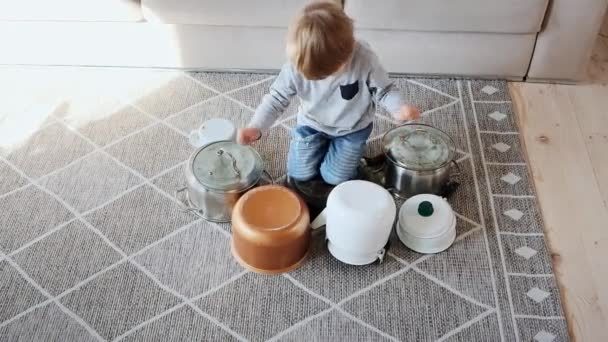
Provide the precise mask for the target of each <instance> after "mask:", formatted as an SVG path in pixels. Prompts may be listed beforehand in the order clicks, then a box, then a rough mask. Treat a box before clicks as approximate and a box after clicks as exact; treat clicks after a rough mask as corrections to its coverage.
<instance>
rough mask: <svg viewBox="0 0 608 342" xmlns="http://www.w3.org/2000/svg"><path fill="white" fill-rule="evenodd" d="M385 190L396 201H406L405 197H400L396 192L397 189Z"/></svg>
mask: <svg viewBox="0 0 608 342" xmlns="http://www.w3.org/2000/svg"><path fill="white" fill-rule="evenodd" d="M386 190H387V191H388V192H389V193H390V194H391V195H393V197H394V198H395V199H396V200H403V201H405V200H406V199H407V198H406V197H404V196H403V195H401V194H400V193H399V191H397V189H395V188H387V189H386Z"/></svg>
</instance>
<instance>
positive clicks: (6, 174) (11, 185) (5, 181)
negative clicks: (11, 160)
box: [0, 160, 28, 196]
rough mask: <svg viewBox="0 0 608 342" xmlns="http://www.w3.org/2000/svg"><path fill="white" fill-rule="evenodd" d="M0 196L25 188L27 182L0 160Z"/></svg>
mask: <svg viewBox="0 0 608 342" xmlns="http://www.w3.org/2000/svg"><path fill="white" fill-rule="evenodd" d="M0 175H2V177H0V196H2V195H4V194H6V193H8V192H11V191H13V190H15V189H19V188H21V187H23V186H25V185H26V184H27V183H28V181H27V179H25V178H24V177H22V176H21V175H20V174H19V173H18V172H16V171H15V170H13V168H11V167H10V166H9V165H8V164H7V163H5V162H3V161H2V160H0Z"/></svg>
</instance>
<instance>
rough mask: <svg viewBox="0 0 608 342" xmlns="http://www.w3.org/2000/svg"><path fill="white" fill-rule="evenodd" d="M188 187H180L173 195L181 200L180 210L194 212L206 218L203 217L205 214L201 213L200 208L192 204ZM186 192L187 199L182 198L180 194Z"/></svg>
mask: <svg viewBox="0 0 608 342" xmlns="http://www.w3.org/2000/svg"><path fill="white" fill-rule="evenodd" d="M187 189H188V188H187V187H183V188H180V189H177V190H175V191H174V192H173V196H174V197H175V199H176V200H177V201H178V202H179V203H178V206H179V210H180V211H182V212H184V213H193V214H194V215H196V216H198V217H200V218H202V219H205V218H204V217H203V215H201V213H200V212H199V211H200V209H199V208H196V207H194V206H193V205H192V201H190V196H189V195H188V192H187V191H186V190H187ZM182 192H185V193H186V195H185V196H186V198H185V199H181V198H180V196H179V194H180V193H182Z"/></svg>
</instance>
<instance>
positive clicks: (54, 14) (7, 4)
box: [0, 0, 143, 22]
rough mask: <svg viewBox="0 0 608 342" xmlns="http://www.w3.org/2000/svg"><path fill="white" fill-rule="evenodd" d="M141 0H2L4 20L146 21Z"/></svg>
mask: <svg viewBox="0 0 608 342" xmlns="http://www.w3.org/2000/svg"><path fill="white" fill-rule="evenodd" d="M142 20H143V16H142V14H141V7H140V4H139V0H52V1H41V0H6V1H3V0H0V21H119V22H137V21H142Z"/></svg>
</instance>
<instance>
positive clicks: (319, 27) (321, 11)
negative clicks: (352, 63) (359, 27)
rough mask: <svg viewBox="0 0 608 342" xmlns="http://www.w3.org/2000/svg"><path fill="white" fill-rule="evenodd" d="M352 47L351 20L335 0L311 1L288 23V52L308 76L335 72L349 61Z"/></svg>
mask: <svg viewBox="0 0 608 342" xmlns="http://www.w3.org/2000/svg"><path fill="white" fill-rule="evenodd" d="M354 48H355V37H354V34H353V22H352V20H351V19H350V18H349V17H348V16H347V15H346V14H345V13H344V11H343V10H342V8H341V7H340V6H339V5H337V4H336V3H334V2H329V1H319V2H314V3H311V4H310V5H308V6H306V7H305V8H304V9H303V10H302V12H301V13H300V15H298V17H296V19H295V20H294V21H293V22H292V24H291V25H290V27H289V36H288V38H287V55H288V57H289V59H290V60H291V62H292V63H293V65H295V66H296V68H297V69H298V71H299V72H300V73H301V74H302V75H304V77H306V78H307V79H311V80H319V79H323V78H325V77H327V76H330V75H332V74H334V73H335V72H337V71H338V70H340V68H341V67H342V66H343V65H344V64H345V63H347V62H348V61H349V59H350V57H351V55H352V53H353V50H354Z"/></svg>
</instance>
